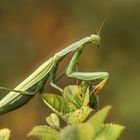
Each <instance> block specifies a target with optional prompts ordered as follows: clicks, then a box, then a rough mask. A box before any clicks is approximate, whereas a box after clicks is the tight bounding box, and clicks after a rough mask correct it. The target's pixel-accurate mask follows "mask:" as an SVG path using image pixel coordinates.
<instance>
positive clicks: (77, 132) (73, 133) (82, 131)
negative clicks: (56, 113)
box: [61, 123, 95, 140]
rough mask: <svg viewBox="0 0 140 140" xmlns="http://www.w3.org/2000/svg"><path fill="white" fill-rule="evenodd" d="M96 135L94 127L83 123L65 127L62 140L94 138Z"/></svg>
mask: <svg viewBox="0 0 140 140" xmlns="http://www.w3.org/2000/svg"><path fill="white" fill-rule="evenodd" d="M87 130H88V131H87ZM94 135H95V132H94V130H93V127H92V126H91V125H90V124H86V123H83V124H79V125H72V126H69V127H66V128H64V129H63V130H62V131H61V140H92V138H93V137H94Z"/></svg>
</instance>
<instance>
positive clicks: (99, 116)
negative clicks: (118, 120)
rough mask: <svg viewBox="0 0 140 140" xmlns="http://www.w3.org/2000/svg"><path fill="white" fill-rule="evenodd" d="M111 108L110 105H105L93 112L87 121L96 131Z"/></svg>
mask: <svg viewBox="0 0 140 140" xmlns="http://www.w3.org/2000/svg"><path fill="white" fill-rule="evenodd" d="M110 109H111V106H106V107H104V108H103V109H101V110H100V111H98V112H97V113H95V114H94V115H93V116H92V117H91V118H90V119H89V120H88V121H87V123H89V124H92V125H93V127H94V129H95V131H96V133H97V132H98V131H99V130H100V129H101V128H102V127H103V122H104V120H105V119H106V116H107V114H108V112H109V110H110Z"/></svg>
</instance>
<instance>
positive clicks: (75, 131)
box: [30, 106, 124, 140]
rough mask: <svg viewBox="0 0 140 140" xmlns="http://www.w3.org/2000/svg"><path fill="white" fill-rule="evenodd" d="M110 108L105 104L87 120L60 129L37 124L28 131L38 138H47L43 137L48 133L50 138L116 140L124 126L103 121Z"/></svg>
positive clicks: (61, 139)
mask: <svg viewBox="0 0 140 140" xmlns="http://www.w3.org/2000/svg"><path fill="white" fill-rule="evenodd" d="M110 108H111V107H110V106H106V107H105V108H103V109H102V110H100V111H99V112H97V113H96V114H95V115H93V116H92V117H91V118H90V119H89V120H88V121H86V122H84V123H80V124H76V125H71V126H67V127H65V128H63V129H61V130H60V131H55V129H50V128H49V127H47V126H40V127H38V126H37V127H35V128H34V129H33V130H32V131H31V132H30V135H32V136H36V137H38V138H39V139H40V140H47V139H45V138H48V135H49V136H53V139H51V140H85V139H86V140H117V138H118V137H119V136H120V134H121V132H122V130H123V129H124V127H123V126H120V125H117V124H112V123H111V124H105V123H104V120H105V118H106V116H107V114H108V112H109V110H110ZM48 129H49V131H48ZM42 130H43V131H42ZM44 132H45V133H44ZM54 132H55V133H54ZM52 134H53V135H52ZM45 135H46V136H45ZM41 136H42V137H41ZM54 136H56V137H54ZM43 138H44V139H43ZM48 140H49V139H48Z"/></svg>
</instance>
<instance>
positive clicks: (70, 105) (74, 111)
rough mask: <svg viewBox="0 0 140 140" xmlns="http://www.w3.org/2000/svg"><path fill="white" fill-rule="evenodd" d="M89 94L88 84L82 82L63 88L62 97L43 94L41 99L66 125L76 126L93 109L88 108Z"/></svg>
mask: <svg viewBox="0 0 140 140" xmlns="http://www.w3.org/2000/svg"><path fill="white" fill-rule="evenodd" d="M90 92H91V91H90V84H89V83H88V82H83V83H82V84H81V85H80V86H77V85H72V86H67V87H65V89H64V92H63V95H62V96H60V95H55V94H49V93H45V94H42V98H43V101H44V103H45V104H46V105H47V106H48V107H49V108H51V109H52V111H53V112H55V113H56V114H58V115H59V116H60V117H61V118H62V119H63V120H65V121H66V122H67V123H68V124H76V123H79V122H82V121H84V120H85V119H86V118H87V116H88V115H89V114H90V113H91V112H92V111H93V108H90V107H89V106H88V104H89V102H90V101H89V100H90ZM92 96H94V95H92ZM96 102H97V101H96V100H95V103H96Z"/></svg>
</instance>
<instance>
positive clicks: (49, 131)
mask: <svg viewBox="0 0 140 140" xmlns="http://www.w3.org/2000/svg"><path fill="white" fill-rule="evenodd" d="M28 136H36V137H37V138H38V139H40V140H59V133H58V132H57V131H56V130H55V129H53V128H51V127H49V126H47V125H44V126H36V127H34V128H33V129H32V131H31V132H30V133H29V134H28Z"/></svg>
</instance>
